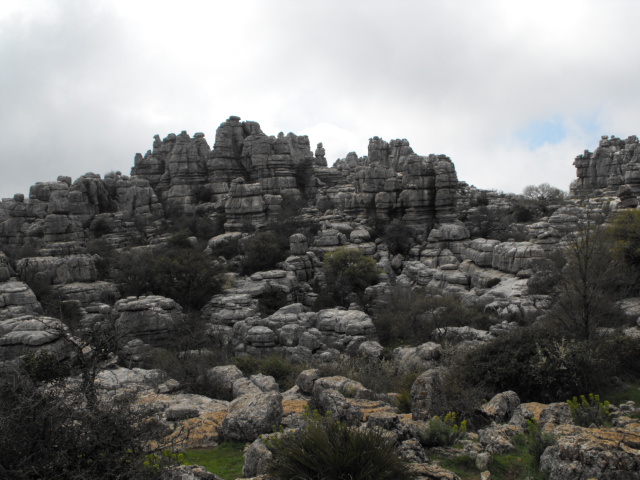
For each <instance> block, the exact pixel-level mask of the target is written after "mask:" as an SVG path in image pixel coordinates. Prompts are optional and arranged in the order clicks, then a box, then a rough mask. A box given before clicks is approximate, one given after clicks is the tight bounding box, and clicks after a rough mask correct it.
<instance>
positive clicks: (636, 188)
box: [570, 135, 640, 196]
mask: <svg viewBox="0 0 640 480" xmlns="http://www.w3.org/2000/svg"><path fill="white" fill-rule="evenodd" d="M573 164H574V165H575V167H576V175H577V177H578V178H577V179H576V180H575V181H574V182H573V183H572V184H571V188H570V190H571V193H572V194H573V195H576V196H584V195H588V194H591V193H594V192H595V191H596V190H603V189H604V190H610V191H611V192H613V193H615V191H616V190H618V189H619V188H620V187H621V186H622V185H628V186H629V188H630V189H631V192H632V193H633V194H634V195H636V196H637V195H638V194H640V143H639V142H638V137H637V136H636V135H632V136H630V137H628V138H627V139H626V140H622V139H620V138H618V137H616V136H614V135H611V136H608V135H603V136H602V137H601V139H600V143H599V145H598V148H596V150H595V152H590V151H589V150H585V151H584V153H583V154H581V155H578V156H577V157H576V159H575V161H574V162H573Z"/></svg>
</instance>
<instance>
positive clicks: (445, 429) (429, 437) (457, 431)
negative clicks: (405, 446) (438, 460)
mask: <svg viewBox="0 0 640 480" xmlns="http://www.w3.org/2000/svg"><path fill="white" fill-rule="evenodd" d="M466 433H467V421H466V420H462V422H460V423H458V419H457V416H456V414H455V412H449V413H447V414H446V415H445V417H444V418H440V417H438V416H436V417H433V418H432V419H430V420H429V422H428V424H427V427H426V428H424V429H422V430H420V432H419V435H420V443H421V444H422V446H424V447H425V448H433V447H450V446H452V445H454V444H456V443H458V442H459V441H460V440H462V439H463V438H464V436H465V435H466Z"/></svg>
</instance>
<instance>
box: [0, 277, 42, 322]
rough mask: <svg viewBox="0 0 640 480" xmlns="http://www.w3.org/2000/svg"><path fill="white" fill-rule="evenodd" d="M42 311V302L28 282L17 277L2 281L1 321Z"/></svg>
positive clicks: (0, 286) (0, 296)
mask: <svg viewBox="0 0 640 480" xmlns="http://www.w3.org/2000/svg"><path fill="white" fill-rule="evenodd" d="M42 313H44V311H43V310H42V306H41V305H40V302H38V299H37V298H36V296H35V294H34V293H33V291H32V290H31V289H30V288H29V286H28V285H27V284H26V283H23V282H20V281H18V280H15V279H11V280H8V281H6V282H2V283H0V321H2V320H6V319H9V318H14V317H19V316H22V315H41V314H42Z"/></svg>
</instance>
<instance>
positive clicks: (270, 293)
mask: <svg viewBox="0 0 640 480" xmlns="http://www.w3.org/2000/svg"><path fill="white" fill-rule="evenodd" d="M288 304H289V297H288V295H287V294H286V293H285V292H283V291H282V290H279V289H277V288H270V289H269V290H267V291H266V292H264V293H263V294H262V295H260V297H258V311H259V312H260V316H261V317H262V318H265V317H268V316H269V315H273V314H274V313H276V312H277V311H278V310H280V309H281V308H282V307H285V306H287V305H288Z"/></svg>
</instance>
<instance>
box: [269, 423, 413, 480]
mask: <svg viewBox="0 0 640 480" xmlns="http://www.w3.org/2000/svg"><path fill="white" fill-rule="evenodd" d="M267 447H268V448H269V450H271V453H272V454H273V457H272V459H271V461H270V462H269V465H268V467H267V473H268V474H269V475H270V476H272V477H274V478H277V479H279V480H297V479H301V478H304V479H307V480H347V479H349V480H386V479H389V480H391V479H393V480H403V479H413V478H416V475H415V473H413V471H412V469H411V467H410V466H409V464H408V463H407V462H406V461H405V460H403V459H402V457H401V456H400V454H399V451H398V449H397V446H396V442H395V440H394V439H393V438H392V437H390V436H387V435H385V434H384V433H382V432H381V431H379V430H376V429H366V428H356V427H353V426H349V425H346V424H343V423H340V422H338V421H336V420H334V419H332V418H331V417H330V416H329V417H320V416H317V415H316V417H315V418H312V419H310V421H309V423H308V425H307V426H306V427H305V428H302V429H299V430H298V431H296V432H292V433H283V434H281V435H280V436H278V437H277V438H275V439H270V440H268V441H267Z"/></svg>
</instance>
